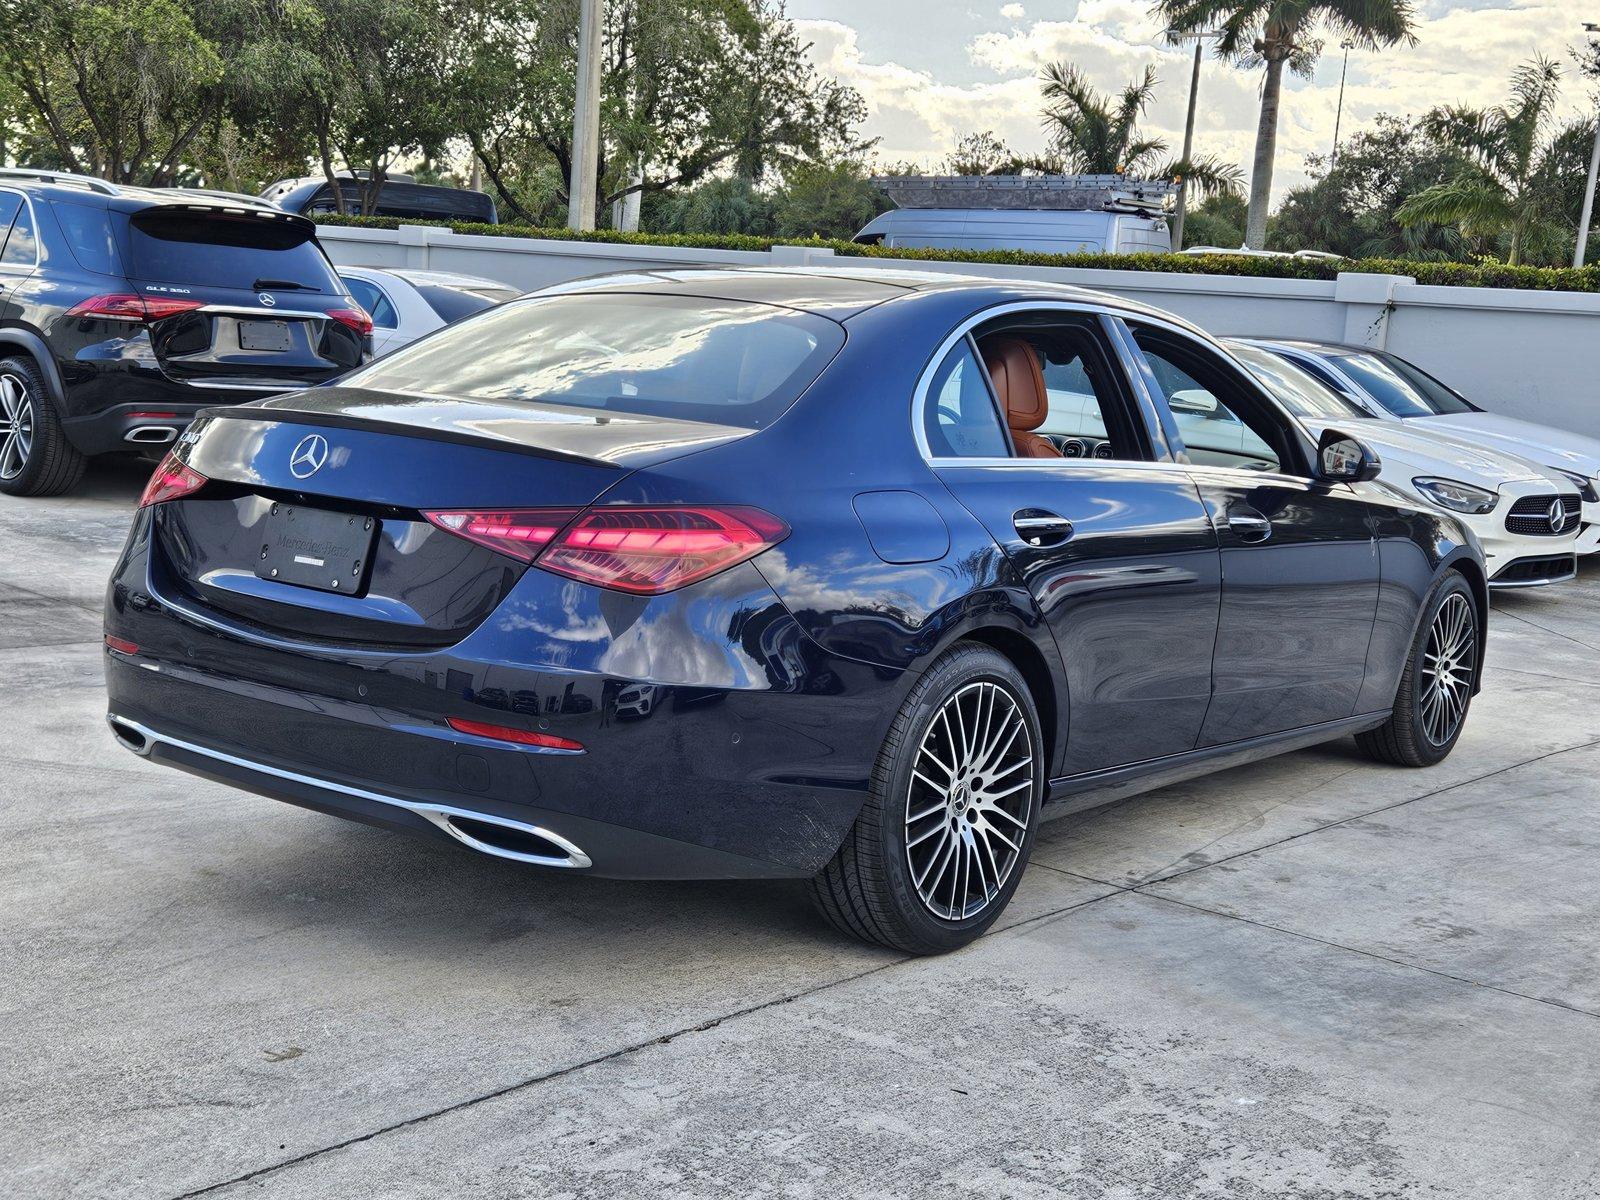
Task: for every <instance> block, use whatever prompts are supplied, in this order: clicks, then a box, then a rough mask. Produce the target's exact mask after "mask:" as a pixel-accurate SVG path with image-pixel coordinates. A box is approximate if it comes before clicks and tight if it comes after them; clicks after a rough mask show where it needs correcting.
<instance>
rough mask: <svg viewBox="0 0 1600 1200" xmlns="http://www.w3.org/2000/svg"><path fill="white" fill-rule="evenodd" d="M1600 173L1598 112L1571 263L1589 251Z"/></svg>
mask: <svg viewBox="0 0 1600 1200" xmlns="http://www.w3.org/2000/svg"><path fill="white" fill-rule="evenodd" d="M1583 28H1584V31H1585V32H1587V33H1590V34H1596V33H1600V25H1595V24H1592V23H1590V22H1588V21H1585V22H1584V23H1583ZM1597 175H1600V112H1597V113H1596V115H1595V126H1594V151H1593V152H1592V153H1591V154H1590V155H1589V182H1588V184H1587V185H1586V186H1585V187H1584V189H1583V215H1582V216H1581V217H1579V218H1578V245H1577V249H1575V250H1574V251H1573V252H1572V265H1573V266H1575V267H1581V266H1583V260H1584V259H1585V258H1586V257H1587V256H1588V253H1589V222H1590V220H1591V219H1593V217H1594V183H1595V177H1596V176H1597Z"/></svg>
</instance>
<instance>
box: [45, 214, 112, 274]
mask: <svg viewBox="0 0 1600 1200" xmlns="http://www.w3.org/2000/svg"><path fill="white" fill-rule="evenodd" d="M51 207H52V208H53V210H54V211H55V214H56V220H57V221H58V222H59V223H60V225H61V232H62V233H63V234H65V235H66V238H67V245H69V246H71V247H72V257H74V258H76V259H77V260H78V265H79V266H80V267H82V268H83V269H84V270H85V271H95V272H97V273H98V274H101V275H120V274H122V269H121V263H120V261H119V256H118V254H117V242H116V239H115V238H114V237H113V236H112V233H111V214H110V213H109V212H107V211H106V210H105V209H103V208H90V207H89V206H88V205H86V204H72V203H69V202H67V201H64V200H57V201H55V202H54V203H53V204H52V206H51Z"/></svg>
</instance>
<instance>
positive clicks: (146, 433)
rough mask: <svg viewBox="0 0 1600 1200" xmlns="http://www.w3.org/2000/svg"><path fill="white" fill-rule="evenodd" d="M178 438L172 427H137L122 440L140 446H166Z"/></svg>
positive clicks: (124, 435) (123, 436) (129, 431)
mask: <svg viewBox="0 0 1600 1200" xmlns="http://www.w3.org/2000/svg"><path fill="white" fill-rule="evenodd" d="M177 436H178V431H177V430H176V429H175V428H174V427H172V426H171V425H135V426H134V427H133V428H132V429H130V430H128V432H127V433H125V434H123V435H122V440H123V441H125V442H132V443H134V444H135V445H138V446H165V445H166V444H167V443H168V442H170V441H172V440H174V439H175V438H176V437H177Z"/></svg>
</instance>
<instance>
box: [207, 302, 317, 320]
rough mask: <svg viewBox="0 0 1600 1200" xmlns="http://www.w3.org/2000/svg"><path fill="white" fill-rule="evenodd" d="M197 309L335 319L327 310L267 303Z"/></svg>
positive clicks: (212, 306) (260, 315)
mask: <svg viewBox="0 0 1600 1200" xmlns="http://www.w3.org/2000/svg"><path fill="white" fill-rule="evenodd" d="M195 311H196V312H203V313H237V314H242V315H244V316H247V317H265V318H266V319H268V320H276V319H278V318H280V317H301V318H305V317H315V318H317V319H318V320H323V321H331V320H333V318H332V317H330V316H329V315H328V314H327V313H325V312H313V311H311V310H310V309H299V308H269V307H268V306H267V305H265V304H263V305H262V306H261V307H260V308H249V307H247V306H246V305H243V304H202V305H201V306H200V307H199V308H197V309H195Z"/></svg>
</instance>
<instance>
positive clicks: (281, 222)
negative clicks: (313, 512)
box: [0, 169, 372, 496]
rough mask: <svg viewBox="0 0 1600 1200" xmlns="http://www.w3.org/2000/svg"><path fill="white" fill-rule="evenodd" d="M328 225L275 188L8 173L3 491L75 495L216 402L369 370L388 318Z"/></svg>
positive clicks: (0, 440) (2, 284)
mask: <svg viewBox="0 0 1600 1200" xmlns="http://www.w3.org/2000/svg"><path fill="white" fill-rule="evenodd" d="M315 232H316V230H315V227H314V226H313V225H312V224H311V222H310V221H307V220H306V219H305V218H304V217H296V216H292V215H290V214H288V213H284V212H280V211H278V210H277V209H275V208H272V207H271V206H270V205H265V204H261V203H259V202H257V201H247V200H232V199H226V198H222V197H218V196H214V195H209V194H205V193H200V192H192V191H184V190H182V189H160V190H142V189H138V188H126V187H119V186H117V185H115V184H111V183H107V182H106V181H104V180H101V179H92V178H88V177H80V176H73V175H66V174H61V173H58V172H49V171H26V170H21V169H5V170H0V243H3V249H0V355H4V357H0V492H9V493H12V494H14V495H24V496H44V495H55V494H59V493H61V492H65V491H68V490H70V489H71V488H72V487H73V486H74V485H75V484H76V483H77V481H78V480H79V478H80V477H81V476H82V474H83V469H84V463H85V461H86V459H87V458H89V457H90V456H92V455H96V454H104V453H107V452H110V451H116V450H138V449H142V448H148V447H151V446H162V445H165V444H167V443H170V442H172V441H173V440H174V439H175V438H177V436H178V435H179V434H180V433H181V432H182V430H183V429H184V427H185V426H186V425H187V424H188V422H189V419H190V418H191V417H192V416H193V415H194V413H195V412H197V411H198V410H199V409H200V408H201V407H203V406H205V405H211V404H216V403H218V402H231V401H235V400H248V399H251V398H253V397H257V396H263V395H269V394H271V393H273V392H280V391H284V390H286V389H290V388H300V387H305V386H306V385H308V384H314V383H318V382H320V381H322V380H325V379H328V378H330V377H332V376H334V375H337V374H339V373H341V372H343V371H346V370H349V369H350V368H351V367H354V366H357V365H358V364H359V363H360V362H361V361H362V359H363V357H364V356H365V355H366V354H367V353H368V351H369V349H370V347H371V333H372V325H371V322H370V320H369V319H368V317H367V314H366V313H365V312H364V311H362V309H361V308H360V307H359V306H358V305H357V304H356V303H355V301H353V300H352V299H351V298H350V296H349V294H348V293H346V291H345V289H344V286H343V285H342V284H341V283H340V282H339V277H338V276H337V275H336V274H335V273H334V270H333V266H332V265H331V264H330V263H329V262H328V260H327V258H326V257H325V256H324V254H323V252H322V248H321V247H320V246H318V245H317V240H316V237H315Z"/></svg>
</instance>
